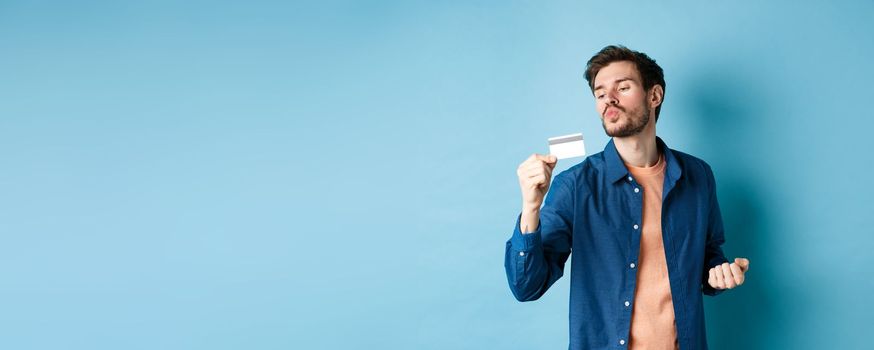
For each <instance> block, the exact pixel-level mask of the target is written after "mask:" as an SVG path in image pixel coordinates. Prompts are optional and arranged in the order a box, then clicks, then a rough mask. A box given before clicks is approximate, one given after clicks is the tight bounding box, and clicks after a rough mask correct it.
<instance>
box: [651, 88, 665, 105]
mask: <svg viewBox="0 0 874 350" xmlns="http://www.w3.org/2000/svg"><path fill="white" fill-rule="evenodd" d="M648 95H649V101H647V102H649V107H650V108H652V109H655V108H656V107H658V106H661V105H662V101H664V98H665V88H663V87H662V86H661V85H659V84H656V85H653V87H652V88H651V89H649V94H648Z"/></svg>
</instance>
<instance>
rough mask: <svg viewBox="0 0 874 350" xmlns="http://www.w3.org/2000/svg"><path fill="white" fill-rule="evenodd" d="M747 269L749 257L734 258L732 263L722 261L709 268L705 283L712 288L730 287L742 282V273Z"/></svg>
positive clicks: (748, 267)
mask: <svg viewBox="0 0 874 350" xmlns="http://www.w3.org/2000/svg"><path fill="white" fill-rule="evenodd" d="M749 269H750V260H749V259H745V258H735V259H734V263H732V264H729V263H724V264H722V265H716V266H714V267H713V268H711V269H710V278H709V279H708V280H707V283H709V284H710V286H711V287H713V288H714V289H732V288H734V287H737V286H739V285H741V284H744V274H745V273H746V272H747V270H749Z"/></svg>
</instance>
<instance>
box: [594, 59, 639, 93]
mask: <svg viewBox="0 0 874 350" xmlns="http://www.w3.org/2000/svg"><path fill="white" fill-rule="evenodd" d="M626 79H630V80H634V81H637V82H640V73H639V72H638V71H637V67H636V66H635V65H634V63H633V62H630V61H619V62H613V63H610V64H608V65H607V66H605V67H604V68H601V70H599V71H598V74H597V75H596V76H595V84H594V85H595V87H596V89H597V88H598V87H601V85H604V84H608V83H612V82H614V81H617V80H626Z"/></svg>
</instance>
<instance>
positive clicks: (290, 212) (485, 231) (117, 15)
mask: <svg viewBox="0 0 874 350" xmlns="http://www.w3.org/2000/svg"><path fill="white" fill-rule="evenodd" d="M872 19H874V4H872V2H871V1H843V2H837V1H803V2H798V1H767V2H766V1H727V2H726V1H658V2H652V1H649V2H636V1H631V2H583V1H579V2H535V1H526V2H515V1H514V2H504V1H500V2H499V1H494V2H492V1H458V2H455V1H435V2H413V1H396V2H382V1H359V2H322V1H313V2H285V1H275V2H269V1H247V2H219V1H188V2H183V1H148V2H145V1H143V2H133V1H131V2H126V1H75V2H63V1H54V2H53V1H2V2H0V348H2V349H371V348H373V349H412V348H415V349H441V350H443V349H563V348H566V347H567V340H568V333H567V332H568V329H567V317H568V316H567V308H568V293H569V291H568V283H567V282H568V279H567V275H566V277H564V278H562V279H561V280H559V282H557V283H556V284H555V285H554V286H553V287H552V288H551V289H550V290H549V291H548V292H547V293H546V295H545V296H544V297H543V298H542V299H541V300H538V301H535V302H530V303H519V302H517V301H516V300H515V299H514V298H513V297H512V295H511V294H510V291H509V289H508V286H507V281H506V277H505V275H504V269H503V256H504V254H503V249H504V242H505V241H506V240H507V239H508V238H509V236H510V234H511V231H512V228H513V227H512V225H513V224H514V222H515V221H514V220H515V217H516V214H517V213H518V211H519V209H520V203H521V197H520V193H519V189H518V182H517V179H516V175H515V169H516V166H517V165H518V164H519V163H520V162H521V161H522V160H524V159H525V158H526V157H527V156H528V155H530V154H531V153H533V152H538V153H545V152H547V147H546V139H547V138H548V137H552V136H557V135H563V134H568V133H574V132H583V133H584V135H585V137H586V145H587V147H588V149H589V151H590V153H593V152H597V151H600V150H601V149H603V147H604V145H605V144H606V142H607V141H608V139H607V137H606V136H605V135H604V133H603V130H602V128H601V125H600V121H599V120H598V117H597V114H596V113H595V110H594V103H593V99H592V97H591V93H590V92H589V90H588V87H587V85H586V82H585V80H584V79H583V71H584V67H585V62H586V60H588V59H589V57H591V56H592V55H593V54H594V53H595V52H597V51H598V50H599V49H601V48H602V47H604V46H606V45H609V44H624V45H627V46H629V47H630V48H632V49H636V50H640V51H643V52H646V53H647V54H649V55H650V56H652V57H653V58H655V59H656V60H657V61H658V63H659V64H661V65H662V67H663V68H664V71H665V77H666V80H667V88H666V96H665V103H664V106H663V108H662V114H661V118H660V120H659V124H658V128H657V129H658V134H659V135H660V136H661V137H662V138H664V139H665V140H666V142H667V143H668V144H669V145H670V146H672V147H673V148H675V149H679V150H682V151H685V152H688V153H691V154H693V155H696V156H699V157H701V158H703V159H705V160H706V161H708V162H709V163H710V164H711V165H712V167H713V169H714V171H715V174H716V179H717V184H718V195H719V199H720V202H721V205H722V210H723V216H724V218H725V221H726V230H727V233H726V235H727V243H726V245H725V247H724V248H725V252H726V254H727V255H728V256H729V257H730V258H733V257H736V256H745V257H748V258H750V260H751V270H750V272H749V274H748V277H747V283H746V284H745V285H743V286H742V287H740V288H739V289H737V290H733V291H729V292H727V293H724V294H723V295H720V296H718V297H715V298H708V299H707V302H706V314H707V325H708V338H709V341H710V345H711V348H713V349H824V348H834V349H838V348H840V349H861V348H870V344H868V343H869V342H870V340H869V339H870V338H869V337H870V329H871V315H872V313H874V302H872V301H871V300H870V299H869V297H868V296H866V295H867V293H869V292H870V291H871V290H872V289H874V279H872V273H871V266H872V263H874V258H872V257H874V254H872V249H874V238H872V236H874V229H872V222H871V219H872V217H874V210H872V208H874V206H872V204H871V198H872V196H874V190H872V184H871V183H870V182H869V181H868V180H869V179H870V178H871V173H872V171H874V166H872V160H874V159H872V156H871V150H872V149H874V140H872V139H874V137H872V132H871V131H872V128H874V121H872V120H874V119H872V118H874V113H872V110H874V108H872V102H874V94H872V92H874V89H872V83H874V67H872V64H871V62H872V57H874V44H872V42H874V40H872V39H871V38H872V36H874V24H872V23H874V21H872ZM580 160H581V159H580V158H578V159H572V160H567V161H564V160H563V161H561V162H560V163H559V165H558V170H563V169H566V168H568V167H569V166H571V165H573V164H574V163H576V162H579V161H580ZM568 266H569V265H568Z"/></svg>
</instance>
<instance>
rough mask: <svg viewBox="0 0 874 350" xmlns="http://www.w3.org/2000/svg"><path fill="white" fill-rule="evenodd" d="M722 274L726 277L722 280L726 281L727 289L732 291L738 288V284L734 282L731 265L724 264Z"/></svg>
mask: <svg viewBox="0 0 874 350" xmlns="http://www.w3.org/2000/svg"><path fill="white" fill-rule="evenodd" d="M722 274H723V275H724V276H722V278H723V280H724V281H725V288H728V289H732V288H734V287H737V283H735V282H734V276H733V274H732V273H731V265H729V264H728V263H723V264H722Z"/></svg>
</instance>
